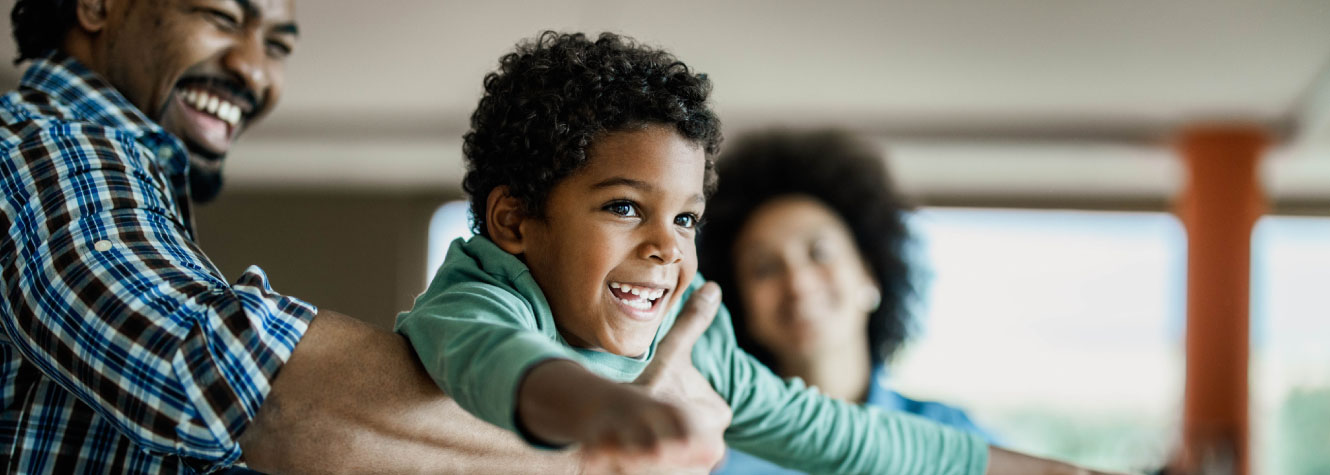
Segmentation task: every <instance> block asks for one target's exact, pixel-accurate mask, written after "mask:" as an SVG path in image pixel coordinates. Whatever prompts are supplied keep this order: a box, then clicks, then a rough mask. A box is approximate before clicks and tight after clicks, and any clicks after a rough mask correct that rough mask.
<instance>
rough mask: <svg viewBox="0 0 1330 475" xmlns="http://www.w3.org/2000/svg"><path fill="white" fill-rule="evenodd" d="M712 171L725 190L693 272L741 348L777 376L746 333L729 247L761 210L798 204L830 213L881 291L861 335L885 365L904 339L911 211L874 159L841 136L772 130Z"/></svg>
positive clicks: (741, 145)
mask: <svg viewBox="0 0 1330 475" xmlns="http://www.w3.org/2000/svg"><path fill="white" fill-rule="evenodd" d="M717 168H718V169H719V176H720V180H721V181H722V182H723V183H724V185H725V186H723V187H721V189H720V191H718V192H717V193H716V195H715V196H713V197H712V198H711V200H709V201H708V202H707V220H708V223H709V224H707V226H706V228H704V229H703V230H702V232H701V234H699V235H698V249H697V253H698V265H699V267H700V269H699V270H700V271H701V272H702V274H704V275H706V276H707V278H709V279H712V280H715V281H716V283H718V284H720V286H721V288H722V289H725V291H726V293H725V296H724V299H725V306H726V307H728V308H729V309H730V315H731V316H732V318H733V321H734V332H735V337H736V338H737V339H738V340H739V346H740V347H741V348H743V349H744V351H747V352H748V353H749V354H751V355H753V356H754V357H756V358H757V359H758V360H759V361H762V362H763V363H765V364H766V365H768V366H770V367H772V368H775V366H774V365H775V358H774V357H773V355H772V354H771V351H770V350H768V349H767V348H764V347H762V346H761V345H760V344H758V343H757V342H756V341H754V340H753V338H752V336H751V335H750V334H749V333H748V325H747V323H746V315H745V314H744V307H743V299H741V298H739V295H740V293H739V292H740V289H739V288H738V287H737V282H736V280H735V277H734V266H735V262H734V258H733V256H734V254H733V251H734V241H735V239H737V238H738V236H739V233H740V232H742V231H743V228H744V226H746V225H747V223H748V220H749V218H751V217H752V215H753V212H754V211H756V210H757V209H758V208H760V207H761V206H762V205H764V204H766V203H768V202H770V201H771V200H773V199H776V198H780V197H785V196H791V195H802V196H808V197H811V198H813V199H816V200H818V201H820V202H822V203H823V204H825V205H827V207H829V208H831V209H832V210H834V211H835V213H836V215H837V216H839V217H840V219H841V220H842V221H843V222H844V223H845V225H846V227H848V228H849V229H850V234H851V235H853V238H854V242H855V244H856V245H857V247H858V249H859V254H860V255H861V256H862V257H863V259H864V263H865V264H866V265H867V266H868V270H869V274H870V275H871V276H872V277H873V279H874V280H876V281H877V283H878V285H879V286H880V287H881V290H882V304H881V305H880V306H879V307H878V308H877V310H875V311H873V312H872V314H870V315H869V316H868V328H866V329H865V332H864V333H865V337H866V338H867V339H868V343H869V345H868V348H869V351H870V353H871V356H872V358H873V361H874V362H883V361H886V360H888V359H890V358H891V356H892V354H894V353H895V352H896V350H897V349H899V348H900V346H901V344H902V343H904V342H905V340H906V338H907V337H908V336H909V333H910V329H911V326H912V323H911V322H912V319H911V316H910V311H909V310H910V308H909V307H910V303H911V302H912V299H913V298H914V297H915V295H916V294H915V291H916V289H915V288H914V285H913V284H912V283H911V280H910V272H911V269H910V264H909V260H908V259H907V248H908V245H909V243H910V239H911V238H910V231H909V229H908V228H907V227H906V224H905V212H906V211H908V210H909V209H910V205H909V203H907V202H906V201H905V199H904V198H902V197H901V196H900V195H899V194H897V192H896V189H895V187H894V186H893V185H892V182H891V177H890V175H889V174H888V173H887V168H886V164H885V162H884V160H883V157H882V153H881V151H880V150H879V149H878V148H877V147H876V146H874V145H873V144H871V143H868V142H866V141H863V140H861V139H858V138H856V137H854V136H852V135H850V134H849V133H847V132H844V131H840V130H834V129H831V130H805V131H799V130H784V129H772V130H767V131H762V132H757V133H752V134H749V135H746V136H743V137H740V138H739V139H737V140H735V142H734V144H733V145H732V146H730V147H729V148H728V150H727V151H726V153H725V155H724V156H722V157H720V159H719V160H718V164H717Z"/></svg>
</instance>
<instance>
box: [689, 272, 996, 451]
mask: <svg viewBox="0 0 1330 475" xmlns="http://www.w3.org/2000/svg"><path fill="white" fill-rule="evenodd" d="M696 286H697V285H694V288H695V287H696ZM685 298H687V296H685ZM693 363H694V364H695V365H696V366H697V368H698V371H700V372H701V373H702V375H703V376H704V377H706V378H707V380H708V381H709V382H710V383H711V385H712V387H714V388H715V389H716V392H717V393H719V394H720V396H721V397H722V398H723V399H725V400H726V401H727V402H728V403H729V404H730V408H731V410H732V411H733V412H734V419H733V422H732V423H731V424H730V428H729V429H728V430H726V432H725V441H726V443H728V444H729V445H730V446H732V447H734V448H735V449H738V450H741V451H744V452H747V453H750V454H753V455H755V456H757V457H761V458H763V459H766V460H768V461H771V462H772V463H775V464H778V465H781V466H784V467H787V468H793V469H797V470H802V471H805V472H809V473H819V474H821V473H828V474H830V473H849V474H860V473H890V474H982V473H984V470H985V468H986V466H987V464H988V446H987V444H986V443H985V442H984V440H983V439H982V438H981V437H979V436H977V435H973V434H969V433H966V432H962V431H959V430H955V429H951V428H948V427H945V426H942V425H940V424H937V423H934V422H932V421H928V420H925V419H923V418H919V417H916V416H913V415H910V414H905V413H900V412H895V411H890V412H888V411H882V410H879V409H877V408H871V407H864V406H861V405H857V404H850V403H846V402H844V401H840V400H837V399H833V398H831V397H827V396H825V395H823V394H821V393H820V392H818V391H817V389H816V388H810V387H806V386H805V385H804V383H803V382H802V381H801V380H799V379H797V378H795V379H790V380H782V379H781V378H780V377H778V376H776V375H775V374H774V373H772V372H771V370H769V369H767V367H766V366H764V365H762V364H761V363H759V362H758V361H757V360H756V359H754V358H753V357H752V356H750V355H748V354H747V353H745V352H743V351H742V350H740V349H739V348H738V344H737V343H736V342H735V339H734V329H733V327H732V326H731V323H730V316H729V311H728V310H726V309H725V308H724V307H721V309H720V312H719V313H717V314H716V319H715V321H713V322H712V325H711V327H710V328H708V329H707V331H706V333H704V334H703V336H702V338H701V339H700V340H699V341H698V343H697V345H695V346H694V347H693Z"/></svg>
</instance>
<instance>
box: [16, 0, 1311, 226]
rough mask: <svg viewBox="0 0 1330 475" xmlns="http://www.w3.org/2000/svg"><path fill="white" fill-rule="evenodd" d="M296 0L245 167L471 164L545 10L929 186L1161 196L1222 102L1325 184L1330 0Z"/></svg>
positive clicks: (351, 169) (432, 181) (555, 22)
mask: <svg viewBox="0 0 1330 475" xmlns="http://www.w3.org/2000/svg"><path fill="white" fill-rule="evenodd" d="M11 1H12V0H11ZM297 12H298V19H299V21H300V24H301V25H300V26H301V32H302V33H301V34H302V39H301V43H300V46H299V47H298V48H297V51H296V54H295V55H294V56H293V57H292V59H291V63H290V70H289V73H288V86H287V94H286V96H285V97H284V99H283V103H282V105H281V106H280V107H279V108H278V111H277V113H276V114H274V116H273V117H271V118H270V120H269V121H268V123H266V124H262V125H260V126H259V127H258V128H257V129H256V130H254V131H253V132H251V136H250V137H248V138H247V139H248V140H244V141H242V144H241V146H240V147H238V148H237V150H236V152H235V153H234V154H233V156H232V158H231V160H230V164H229V165H228V167H229V170H228V172H229V175H230V177H231V182H232V183H239V184H251V185H256V184H292V183H295V184H306V185H314V184H336V185H354V186H375V187H378V186H390V187H407V188H418V187H456V183H457V182H458V180H459V179H460V175H461V172H462V168H461V160H460V155H461V153H460V144H459V137H460V136H461V134H462V133H463V132H464V131H465V126H466V119H467V117H468V116H469V115H470V113H471V110H472V109H473V108H474V106H475V103H476V100H477V99H478V98H479V93H480V84H481V78H482V77H483V75H484V74H485V73H486V72H487V71H489V70H490V69H491V68H492V67H494V65H495V64H496V62H497V58H498V57H499V56H500V55H501V54H503V53H504V52H506V51H508V50H509V49H510V48H511V47H512V45H513V43H514V42H515V41H516V40H518V39H521V38H526V37H530V36H533V35H534V34H536V33H537V32H538V31H540V30H542V29H547V28H548V29H558V30H580V31H588V32H599V31H604V30H611V31H617V32H621V33H624V34H628V35H630V36H634V37H636V38H638V39H640V40H643V41H645V42H647V43H650V44H655V45H660V46H664V47H666V48H667V49H670V50H671V51H673V52H675V53H676V54H677V55H678V56H679V57H680V58H682V59H683V60H684V61H686V62H687V63H689V65H690V66H693V67H694V68H695V69H696V70H699V71H703V72H706V73H708V74H709V75H710V76H711V77H712V79H713V81H714V82H715V95H714V100H715V104H716V108H717V110H718V112H719V113H720V115H721V118H722V120H723V121H725V123H726V124H727V125H726V128H727V133H728V134H730V135H733V134H735V133H738V132H739V131H742V130H747V129H752V128H755V127H760V126H763V125H768V124H786V125H796V126H814V125H839V126H845V127H849V128H852V129H854V130H857V131H859V132H861V133H864V134H867V135H870V136H873V137H875V138H876V139H879V140H882V141H883V142H884V143H885V144H888V145H887V146H888V147H889V149H890V150H891V153H892V154H893V167H895V168H896V172H897V173H896V174H897V177H898V180H899V181H900V182H901V183H902V185H903V187H904V188H905V189H906V190H907V191H912V192H915V193H933V194H937V193H944V194H945V193H962V194H963V193H966V192H982V193H988V194H993V193H997V194H1001V193H1012V194H1025V195H1029V194H1050V195H1059V194H1067V195H1077V194H1080V195H1087V194H1088V195H1095V194H1102V195H1105V196H1118V195H1120V196H1169V195H1171V194H1172V193H1174V192H1175V191H1176V189H1177V188H1178V184H1179V181H1180V176H1181V171H1180V170H1179V168H1178V166H1177V164H1176V162H1177V160H1176V159H1174V158H1173V157H1171V155H1170V153H1169V151H1168V149H1167V148H1166V145H1165V144H1166V141H1165V140H1163V139H1166V138H1167V137H1168V136H1169V134H1170V133H1171V132H1172V131H1174V130H1176V128H1177V127H1179V126H1180V125H1182V124H1186V123H1191V122H1196V121H1206V120H1215V119H1223V120H1238V121H1248V122H1253V123H1256V124H1260V125H1263V126H1267V127H1269V128H1270V129H1271V130H1272V131H1273V132H1274V133H1275V134H1276V136H1277V137H1278V138H1279V140H1280V143H1281V146H1280V147H1279V149H1278V150H1279V151H1278V153H1277V154H1275V155H1277V156H1276V157H1273V158H1272V159H1271V160H1269V161H1268V162H1269V163H1268V164H1267V172H1266V177H1265V181H1266V183H1267V186H1268V187H1269V188H1270V189H1271V191H1272V193H1274V194H1275V195H1276V196H1284V197H1298V198H1317V199H1321V198H1323V199H1326V200H1327V202H1330V153H1327V149H1330V146H1328V144H1330V79H1328V78H1326V77H1325V76H1326V75H1327V74H1330V73H1327V72H1326V69H1327V68H1330V26H1327V25H1330V1H1322V0H1317V1H1293V0H1285V1H1241V2H1239V1H1217V0H1180V1H1168V2H1111V1H1047V0H1039V1H1034V0H1019V1H983V0H969V1H917V2H916V1H871V2H869V1H844V2H828V1H820V2H812V1H798V2H796V1H783V2H782V1H756V0H737V1H715V0H713V1H705V2H704V1H698V0H676V1H672V2H641V1H622V0H619V1H612V0H580V1H572V2H553V1H530V2H520V1H510V0H509V1H487V2H455V1H437V0H386V1H374V2H370V1H363V0H305V1H303V2H298V5H297ZM5 36H6V41H9V39H8V38H7V37H8V32H6V34H5ZM0 47H7V48H9V50H11V51H12V44H9V45H0ZM6 73H9V72H8V71H6ZM11 74H12V73H11ZM1317 104H1320V105H1317Z"/></svg>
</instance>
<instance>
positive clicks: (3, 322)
mask: <svg viewBox="0 0 1330 475" xmlns="http://www.w3.org/2000/svg"><path fill="white" fill-rule="evenodd" d="M0 124H3V126H2V128H0V189H3V192H4V199H3V200H0V229H4V230H5V234H4V236H3V240H0V270H2V271H0V291H2V292H3V293H0V299H2V300H0V303H2V305H0V329H2V330H3V332H0V388H2V389H0V406H2V407H3V411H4V412H3V413H0V470H3V471H4V472H6V473H13V472H17V473H86V472H96V473H106V472H111V473H126V472H128V473H174V472H192V471H209V470H214V469H217V468H219V467H224V466H227V465H230V464H233V463H235V462H236V461H237V460H238V459H239V457H240V447H239V445H237V443H236V438H237V437H238V436H239V434H240V433H241V432H242V431H243V430H244V429H245V427H246V426H247V424H248V423H249V421H250V420H251V419H253V417H254V414H255V412H256V411H258V408H259V405H260V404H261V403H262V402H263V398H264V396H265V395H267V393H268V391H269V389H270V388H271V383H272V380H273V377H274V375H275V374H276V373H277V370H278V368H280V367H281V365H282V364H283V363H284V362H286V360H287V358H289V357H290V355H291V351H292V350H293V349H294V348H295V345H296V342H297V341H299V340H300V338H301V336H302V335H304V332H305V329H306V328H307V326H308V323H309V321H310V319H311V318H313V316H314V313H315V309H314V307H312V306H310V305H309V304H307V303H304V302H301V301H299V300H296V299H294V298H290V297H285V296H282V295H278V294H276V293H274V292H273V291H272V289H271V288H270V287H269V286H268V282H267V277H266V276H265V275H264V274H263V271H262V270H260V269H259V268H257V267H250V268H249V269H248V270H247V271H246V272H245V273H244V275H242V276H241V277H240V278H239V280H238V281H237V282H236V283H235V284H228V283H227V282H226V281H225V280H224V279H223V277H222V274H221V273H220V272H218V270H217V268H216V267H215V266H213V265H212V263H211V262H209V261H208V258H207V257H206V256H204V255H203V252H202V251H201V250H200V249H199V246H198V244H197V243H196V242H195V240H194V231H193V227H192V226H193V223H192V220H191V218H190V203H189V198H188V197H189V193H188V183H189V182H188V180H187V179H186V176H187V175H186V173H187V171H188V167H189V157H188V155H187V152H186V151H185V149H184V147H183V146H182V145H181V142H180V141H179V140H178V139H177V138H175V137H174V136H172V135H170V134H168V133H167V132H166V131H165V130H163V129H162V128H161V127H160V126H158V125H157V124H155V123H153V122H152V121H151V120H149V119H148V118H146V117H145V116H144V115H143V114H142V113H141V112H140V111H139V110H138V109H137V108H135V107H134V106H133V105H132V104H130V103H129V101H128V100H126V99H125V98H124V97H123V96H121V95H120V93H119V92H117V91H116V90H115V89H114V88H113V87H111V86H110V85H109V84H108V83H106V82H105V81H104V80H102V79H100V78H99V77H97V76H96V74H94V73H93V72H91V71H89V70H88V69H87V68H86V67H84V66H83V65H82V64H79V63H78V62H77V61H75V60H73V59H55V58H53V59H42V60H37V61H35V62H34V63H33V64H32V66H31V67H29V68H28V70H27V72H26V73H25V74H24V76H23V80H22V82H21V83H20V85H19V88H18V90H16V91H13V92H10V93H8V94H6V95H4V96H3V97H0Z"/></svg>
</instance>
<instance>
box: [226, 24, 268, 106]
mask: <svg viewBox="0 0 1330 475" xmlns="http://www.w3.org/2000/svg"><path fill="white" fill-rule="evenodd" d="M263 43H264V40H263V38H260V37H258V35H256V34H244V35H243V36H241V37H240V39H239V41H237V42H236V43H235V44H234V45H232V46H231V48H230V49H229V50H227V52H226V55H225V56H224V57H223V58H222V66H223V67H225V68H226V70H227V72H229V73H231V74H232V75H233V76H235V78H236V79H238V80H240V82H241V83H243V84H244V85H245V88H246V89H249V91H250V92H251V93H253V94H254V99H255V100H257V101H259V102H260V103H262V102H263V99H264V96H266V95H267V93H268V88H269V87H270V86H271V82H272V77H271V75H270V74H269V72H268V56H267V54H266V52H265V50H264V44H263ZM258 105H259V104H255V106H258Z"/></svg>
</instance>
